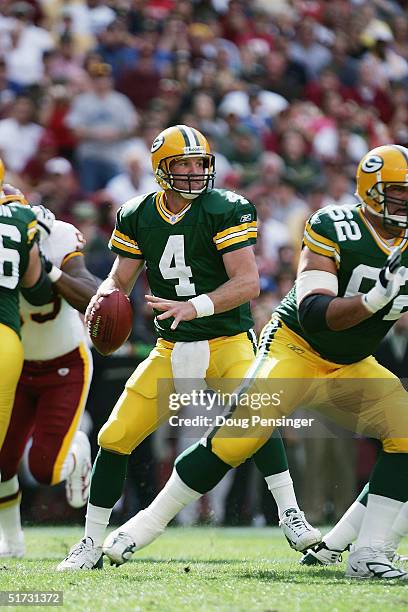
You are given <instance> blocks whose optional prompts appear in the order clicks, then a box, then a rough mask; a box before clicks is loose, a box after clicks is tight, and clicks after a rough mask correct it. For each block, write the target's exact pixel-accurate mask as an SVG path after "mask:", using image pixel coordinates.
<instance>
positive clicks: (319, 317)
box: [296, 247, 372, 332]
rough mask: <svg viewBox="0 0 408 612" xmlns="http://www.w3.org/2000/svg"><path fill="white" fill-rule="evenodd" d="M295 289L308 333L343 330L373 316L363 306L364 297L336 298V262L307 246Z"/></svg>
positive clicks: (301, 320) (302, 257)
mask: <svg viewBox="0 0 408 612" xmlns="http://www.w3.org/2000/svg"><path fill="white" fill-rule="evenodd" d="M319 272H320V273H323V274H318V273H319ZM296 287H297V294H298V296H297V297H298V311H299V321H300V324H301V325H302V327H303V328H304V329H305V330H306V331H309V332H314V331H318V330H320V331H322V330H324V329H331V330H333V331H341V330H343V329H349V328H350V327H354V325H358V323H361V321H364V320H365V319H368V318H369V317H370V316H371V315H372V313H371V312H369V311H368V310H367V308H366V307H365V306H364V303H363V300H362V296H361V295H355V296H352V297H346V298H344V297H337V269H336V265H335V263H334V261H333V260H332V259H330V258H329V257H325V256H324V255H318V254H317V253H313V252H312V251H311V250H310V249H309V248H308V247H304V248H303V250H302V253H301V256H300V261H299V268H298V273H297V281H296Z"/></svg>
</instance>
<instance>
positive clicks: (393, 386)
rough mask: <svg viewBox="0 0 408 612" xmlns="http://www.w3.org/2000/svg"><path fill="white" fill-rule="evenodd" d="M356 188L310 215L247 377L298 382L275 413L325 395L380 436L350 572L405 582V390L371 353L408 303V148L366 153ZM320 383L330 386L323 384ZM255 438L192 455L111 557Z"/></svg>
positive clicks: (215, 477) (127, 550)
mask: <svg viewBox="0 0 408 612" xmlns="http://www.w3.org/2000/svg"><path fill="white" fill-rule="evenodd" d="M356 195H357V196H358V198H359V200H360V202H359V204H357V205H354V206H351V207H330V206H328V207H326V208H323V209H321V210H319V211H317V212H316V213H314V214H313V215H312V216H311V217H310V219H309V220H308V221H307V223H306V227H305V233H304V240H303V249H302V254H301V257H300V262H299V269H298V274H297V279H296V283H295V285H294V287H293V288H292V290H291V291H290V292H289V293H288V295H287V296H286V297H285V298H284V299H283V300H282V302H281V303H280V305H279V306H278V307H277V309H276V311H275V313H274V314H273V317H272V320H271V322H270V323H269V324H268V325H266V327H265V328H264V330H263V332H262V335H261V340H260V344H259V349H258V354H257V358H256V360H255V362H254V364H253V366H252V367H251V368H250V370H249V371H248V373H247V374H246V376H245V379H252V383H251V382H250V383H249V384H252V386H253V387H254V388H255V389H256V387H257V385H264V386H265V385H267V384H269V385H272V384H273V383H274V381H275V384H276V382H277V381H278V382H279V381H280V382H279V384H282V380H284V379H286V380H287V381H288V383H287V385H286V389H287V392H288V396H287V401H285V402H283V404H282V405H281V406H280V410H281V412H280V413H279V412H278V411H277V409H276V408H274V407H271V408H270V411H269V412H270V413H271V414H272V415H273V414H276V415H277V416H279V414H281V415H282V414H284V415H287V414H290V413H291V412H292V411H293V410H294V409H295V408H296V406H298V405H300V404H302V405H305V404H308V403H309V404H312V403H315V402H316V393H317V392H318V391H322V392H323V394H324V395H323V402H322V405H323V406H324V405H325V404H326V405H327V414H328V415H329V416H333V415H335V416H336V418H338V419H339V422H340V423H341V424H344V425H346V426H348V427H352V428H353V429H355V430H356V431H358V432H360V433H369V435H375V436H376V437H377V438H379V439H380V440H381V441H382V445H383V449H382V452H381V453H380V455H379V458H378V461H377V463H376V465H375V468H374V470H373V473H372V475H371V479H370V483H369V494H368V501H367V508H366V510H365V512H364V517H363V520H362V521H361V527H360V528H359V531H358V536H357V540H356V543H355V548H354V550H353V552H352V553H351V554H350V555H349V558H348V565H347V573H346V575H347V576H348V577H356V578H371V577H377V578H385V579H387V578H390V579H393V578H395V579H398V580H404V581H405V580H408V573H406V572H404V571H403V570H400V569H398V568H396V567H394V565H393V563H392V561H390V559H389V558H388V557H387V555H386V549H387V542H388V540H389V535H390V533H391V529H392V526H393V523H394V521H395V519H396V518H397V516H398V514H399V512H400V511H401V509H402V508H403V507H404V503H405V502H407V499H408V484H407V483H408V411H407V395H406V392H405V390H404V389H403V387H402V385H401V383H400V381H399V380H398V379H397V378H396V377H395V376H394V375H393V374H391V372H389V371H388V370H387V369H386V368H384V367H382V366H380V365H379V364H378V362H377V361H376V360H375V359H374V357H372V352H373V351H374V350H375V348H376V347H377V345H378V343H379V342H380V340H381V339H382V338H383V337H384V336H385V334H386V333H387V331H388V330H389V329H390V327H391V326H392V324H393V322H394V321H395V320H396V319H398V318H399V316H400V315H401V313H402V312H403V311H404V310H406V308H407V306H408V284H407V282H406V281H407V280H408V269H407V266H408V255H407V253H408V251H407V246H408V149H406V148H404V147H402V146H398V145H387V146H382V147H378V148H376V149H374V150H372V151H370V152H369V153H367V155H365V156H364V157H363V159H362V160H361V162H360V164H359V167H358V170H357V189H356ZM316 378H319V379H323V383H324V384H321V385H320V387H319V385H315V384H314V383H315V382H316V381H315V379H316ZM299 381H300V382H299ZM309 388H310V389H311V388H313V393H312V394H310V393H308V391H309ZM235 413H238V414H239V413H240V406H239V403H237V404H236V406H235ZM256 434H257V431H256V430H255V431H254V432H253V436H254V437H249V435H248V434H246V435H245V436H242V437H241V438H238V439H237V440H236V441H235V440H231V438H230V439H227V438H225V436H224V431H223V428H222V427H221V428H220V429H218V430H217V429H215V430H214V431H212V432H211V433H210V434H209V435H208V436H207V437H206V438H204V439H203V440H202V442H201V443H200V444H199V445H197V446H195V447H191V448H190V449H189V450H187V451H186V452H185V453H184V454H183V455H182V456H180V457H179V458H178V459H177V461H176V465H175V470H174V471H173V476H172V477H171V478H170V480H169V481H168V483H167V484H166V485H165V487H164V489H163V490H162V491H161V492H160V493H159V495H158V497H157V498H156V499H155V500H154V501H153V502H152V504H151V505H150V506H149V507H148V508H146V509H145V510H143V511H142V512H139V513H138V514H137V515H136V516H135V517H133V518H132V519H130V520H129V521H128V522H127V523H125V525H123V526H122V527H119V528H118V529H117V530H115V531H114V532H113V533H111V534H110V535H109V536H108V538H107V539H106V541H105V543H104V547H103V550H104V552H105V554H106V555H108V556H109V557H110V558H111V560H112V562H114V563H117V564H121V563H124V562H125V561H126V560H128V559H129V558H130V557H131V556H132V554H133V552H134V551H136V550H138V549H139V548H142V547H143V546H145V545H146V544H148V543H149V542H151V541H152V540H153V539H155V537H157V536H158V535H159V534H160V533H162V531H163V530H164V528H165V526H166V524H167V522H168V521H169V520H171V518H173V516H174V515H172V514H171V513H169V512H168V513H167V514H166V513H165V512H163V510H162V509H163V508H169V507H172V508H173V510H174V513H175V512H176V511H177V503H178V507H181V506H183V505H184V504H185V502H186V497H183V494H181V491H183V493H184V495H185V491H189V492H190V495H193V492H194V491H195V492H196V493H197V495H198V494H199V493H202V492H203V491H206V490H207V488H206V487H205V486H203V483H205V482H206V474H207V472H208V471H209V470H211V471H212V483H216V482H218V481H219V480H220V479H221V478H222V477H223V475H224V473H225V471H226V469H227V467H228V466H229V465H237V464H239V463H240V462H242V461H243V460H245V459H246V458H247V457H249V456H251V454H252V453H253V452H254V451H255V450H256V448H257V443H256ZM174 474H176V475H177V481H176V478H175V477H174ZM176 482H177V486H175V483H176ZM180 483H182V484H183V486H184V489H182V487H181V485H180ZM166 521H167V522H166Z"/></svg>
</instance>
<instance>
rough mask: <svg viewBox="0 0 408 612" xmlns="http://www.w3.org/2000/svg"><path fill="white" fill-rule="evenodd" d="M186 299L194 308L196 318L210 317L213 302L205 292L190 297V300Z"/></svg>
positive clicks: (212, 312)
mask: <svg viewBox="0 0 408 612" xmlns="http://www.w3.org/2000/svg"><path fill="white" fill-rule="evenodd" d="M188 301H189V302H191V303H192V305H193V306H194V308H195V309H196V311H197V319H200V318H201V317H210V316H211V315H213V314H214V302H213V301H212V299H211V298H210V297H208V295H207V294H206V293H202V294H201V295H197V297H194V298H191V300H188Z"/></svg>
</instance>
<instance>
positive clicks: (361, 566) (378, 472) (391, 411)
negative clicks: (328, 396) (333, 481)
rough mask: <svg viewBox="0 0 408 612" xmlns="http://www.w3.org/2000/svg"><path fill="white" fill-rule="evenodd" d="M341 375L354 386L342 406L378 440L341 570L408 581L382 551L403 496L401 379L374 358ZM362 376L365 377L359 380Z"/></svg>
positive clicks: (407, 461)
mask: <svg viewBox="0 0 408 612" xmlns="http://www.w3.org/2000/svg"><path fill="white" fill-rule="evenodd" d="M340 378H341V379H342V378H344V379H346V385H347V387H349V388H354V390H355V393H352V394H351V396H350V397H349V399H348V403H349V405H348V406H347V404H346V405H345V409H346V410H347V409H349V410H351V411H354V412H355V413H356V415H357V416H358V420H357V421H356V429H357V431H359V432H367V433H368V435H371V436H374V437H376V438H378V439H381V440H382V441H383V450H382V451H381V452H380V454H379V456H378V459H377V462H376V465H375V467H374V470H373V472H372V474H371V477H370V482H369V494H368V500H367V508H366V511H365V513H364V517H363V521H362V524H361V528H360V531H359V535H358V538H357V541H356V544H355V548H354V551H353V552H352V553H351V554H350V555H349V558H348V564H347V572H346V575H347V576H349V577H360V578H361V577H365V578H369V577H381V578H398V579H401V580H408V573H406V572H403V571H402V570H399V569H398V568H395V567H393V565H392V563H391V562H390V561H389V560H388V558H387V556H386V546H387V541H388V539H389V535H390V533H391V530H392V526H393V524H394V522H395V520H396V518H397V516H398V514H399V512H400V511H401V509H402V507H403V505H404V503H406V502H407V501H408V412H407V408H406V397H407V396H406V392H405V390H404V388H403V387H402V385H401V383H400V381H399V380H398V379H397V378H396V377H395V376H394V375H393V374H391V372H389V371H388V370H387V369H386V368H384V367H383V366H380V365H379V364H378V363H377V362H376V360H375V359H374V358H373V357H369V358H367V359H364V360H363V361H361V362H359V363H358V364H353V365H351V366H347V367H346V368H344V369H343V370H342V372H341V375H340ZM362 381H364V382H362Z"/></svg>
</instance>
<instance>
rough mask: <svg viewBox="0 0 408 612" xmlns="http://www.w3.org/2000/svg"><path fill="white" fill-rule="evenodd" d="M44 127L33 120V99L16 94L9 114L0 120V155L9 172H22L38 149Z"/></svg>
mask: <svg viewBox="0 0 408 612" xmlns="http://www.w3.org/2000/svg"><path fill="white" fill-rule="evenodd" d="M43 132H44V129H43V128H42V127H41V126H40V125H39V124H38V123H36V121H35V108H34V103H33V101H32V100H31V99H30V98H28V97H27V96H18V97H17V98H16V100H15V102H14V104H13V106H12V108H11V111H10V115H9V116H8V117H6V118H5V119H2V120H0V157H1V158H2V160H3V161H4V164H5V165H6V167H7V170H8V171H9V172H16V173H19V172H22V170H23V169H24V167H25V165H26V164H27V162H28V160H29V159H30V158H31V157H32V156H33V155H34V153H35V152H36V151H37V149H38V143H39V141H40V138H41V136H42V134H43Z"/></svg>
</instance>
